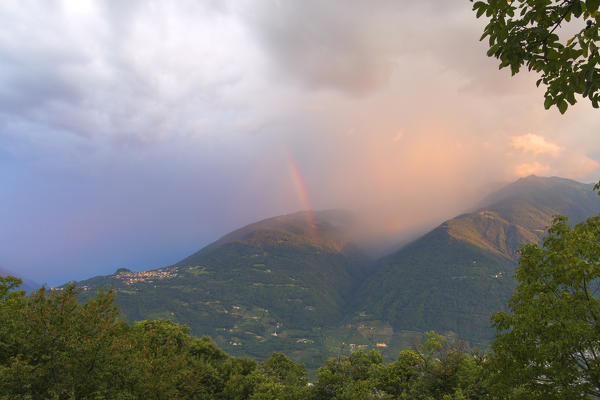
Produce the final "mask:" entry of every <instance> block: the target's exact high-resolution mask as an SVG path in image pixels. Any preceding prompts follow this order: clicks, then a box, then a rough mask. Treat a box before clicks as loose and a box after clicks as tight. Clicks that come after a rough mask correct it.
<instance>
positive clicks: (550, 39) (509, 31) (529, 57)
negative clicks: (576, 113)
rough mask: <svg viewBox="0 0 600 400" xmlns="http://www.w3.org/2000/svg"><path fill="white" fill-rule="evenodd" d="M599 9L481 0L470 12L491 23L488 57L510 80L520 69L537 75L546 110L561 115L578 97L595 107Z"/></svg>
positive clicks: (566, 0) (563, 1) (595, 2)
mask: <svg viewBox="0 0 600 400" xmlns="http://www.w3.org/2000/svg"><path fill="white" fill-rule="evenodd" d="M471 1H473V0H471ZM599 6H600V0H484V1H476V2H475V4H474V5H473V10H474V11H475V12H476V15H477V17H478V18H479V17H481V16H484V15H485V16H486V17H487V18H489V23H488V24H487V25H486V27H485V29H484V31H483V35H482V36H481V40H484V39H486V38H487V39H488V41H489V50H488V52H487V54H488V56H490V57H492V56H493V57H496V58H497V59H498V60H499V61H500V68H504V67H510V70H511V72H512V74H513V75H514V74H516V73H517V72H519V71H520V70H521V68H522V67H523V66H526V67H527V69H528V70H529V71H535V72H538V73H539V74H540V78H539V79H538V81H537V85H538V86H539V85H540V84H542V83H543V84H544V85H545V86H546V93H545V95H544V96H545V102H544V107H545V108H546V109H548V108H550V107H551V106H553V105H555V106H556V107H557V108H558V109H559V111H560V112H561V113H564V112H565V111H566V110H567V108H568V106H569V104H571V105H573V104H575V103H576V102H577V100H576V97H575V95H576V94H579V95H581V96H582V97H584V98H587V99H588V100H589V101H590V102H591V103H592V105H593V106H594V107H595V108H598V107H599V102H600V92H599V89H600V70H599V68H598V63H599V62H600V54H599V53H598V42H599V36H598V33H599V31H598V26H599V25H598V24H599V22H600V12H599V11H598V8H599Z"/></svg>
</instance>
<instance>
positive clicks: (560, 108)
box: [556, 99, 569, 114]
mask: <svg viewBox="0 0 600 400" xmlns="http://www.w3.org/2000/svg"><path fill="white" fill-rule="evenodd" d="M556 106H557V107H558V111H560V113H561V114H564V113H565V112H566V111H567V108H568V107H569V105H568V104H567V102H566V101H565V100H564V99H563V100H561V101H560V102H559V103H558V104H557V105H556Z"/></svg>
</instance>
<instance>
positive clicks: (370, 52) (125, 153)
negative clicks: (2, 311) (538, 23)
mask: <svg viewBox="0 0 600 400" xmlns="http://www.w3.org/2000/svg"><path fill="white" fill-rule="evenodd" d="M471 6H472V4H471V3H470V2H468V1H452V2H450V1H446V0H421V1H418V2H401V1H397V0H395V1H391V0H390V1H386V0H381V1H378V0H369V1H367V0H363V1H358V0H348V1H343V2H342V1H328V2H323V1H317V0H303V1H295V2H293V1H277V0H255V1H251V0H235V1H233V0H232V1H227V0H205V1H191V0H181V1H177V2H173V1H168V0H164V1H161V0H152V1H141V0H139V1H138V0H130V1H126V2H124V1H120V0H114V1H109V0H106V1H102V0H96V1H88V0H69V1H67V0H63V1H60V0H37V1H34V0H3V1H2V2H0V25H1V26H2V29H0V221H1V222H0V267H1V268H3V269H8V270H11V271H14V272H15V273H18V274H20V275H22V276H24V277H27V278H30V279H33V280H35V281H37V282H39V283H47V284H49V285H59V284H62V283H64V282H66V281H71V280H79V279H85V278H88V277H91V276H94V275H99V274H109V273H112V272H114V271H115V270H116V269H117V268H119V267H128V268H131V269H133V270H144V269H150V268H158V267H161V266H165V265H169V264H173V263H175V262H177V261H179V260H181V259H183V258H184V257H186V256H187V255H189V254H191V253H193V252H195V251H197V250H198V249H200V248H201V247H202V246H204V245H206V244H208V243H210V242H212V241H214V240H216V239H218V238H219V237H220V236H222V235H224V234H226V233H227V232H229V231H231V230H233V229H236V228H239V227H241V226H243V225H245V224H248V223H251V222H255V221H257V220H260V219H263V218H266V217H270V216H275V215H280V214H284V213H289V212H294V211H298V210H302V209H307V208H312V209H329V208H345V209H349V210H354V211H355V212H357V213H359V214H360V215H363V216H365V217H366V219H368V220H369V221H371V222H373V223H372V224H371V225H372V226H371V227H370V228H369V229H372V230H373V231H374V232H375V231H378V232H379V233H382V234H389V235H392V237H393V238H396V237H397V240H398V242H401V241H402V240H405V238H406V237H407V235H409V234H411V233H412V234H414V232H416V231H419V230H423V229H425V228H426V227H431V226H433V225H435V224H437V223H439V222H441V221H443V220H444V219H446V218H449V217H452V216H454V215H455V214H457V213H459V212H461V211H463V210H465V209H468V208H469V207H472V205H473V204H475V202H476V201H477V199H479V198H480V197H481V196H483V195H484V194H485V193H486V191H489V190H491V189H492V188H494V187H498V185H499V184H500V183H502V182H510V181H513V180H515V179H517V178H519V177H521V176H527V175H530V174H536V175H541V176H552V175H557V176H562V177H567V178H572V179H576V180H579V181H584V182H593V181H597V180H598V176H599V173H600V163H599V162H600V140H598V130H597V127H598V126H599V123H600V114H599V113H598V112H597V111H596V110H594V109H593V108H591V106H590V105H588V104H587V103H586V102H585V101H580V102H579V103H578V104H577V105H576V106H574V107H572V108H570V109H569V111H568V112H567V114H566V115H563V116H561V115H560V114H559V113H558V111H557V110H555V109H552V110H549V111H546V110H544V108H543V92H544V90H543V88H536V86H535V80H536V79H537V77H536V76H535V75H534V74H531V73H527V72H524V73H521V74H518V75H516V76H514V77H511V76H510V72H509V71H507V70H498V67H497V62H496V61H495V60H494V59H491V58H488V57H486V55H485V52H486V43H484V42H479V37H480V36H481V32H482V29H483V26H484V24H485V20H477V19H475V17H474V14H473V12H472V11H471Z"/></svg>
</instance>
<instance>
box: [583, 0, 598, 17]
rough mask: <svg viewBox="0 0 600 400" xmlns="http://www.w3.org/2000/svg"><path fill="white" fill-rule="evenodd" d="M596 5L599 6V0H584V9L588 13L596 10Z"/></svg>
mask: <svg viewBox="0 0 600 400" xmlns="http://www.w3.org/2000/svg"><path fill="white" fill-rule="evenodd" d="M598 6H600V0H585V8H586V11H587V12H588V13H590V14H591V13H593V12H595V11H598Z"/></svg>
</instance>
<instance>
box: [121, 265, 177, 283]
mask: <svg viewBox="0 0 600 400" xmlns="http://www.w3.org/2000/svg"><path fill="white" fill-rule="evenodd" d="M176 276H177V273H176V272H175V270H168V269H157V270H155V271H142V272H131V271H123V272H119V273H117V274H116V275H115V278H117V279H119V280H121V281H123V283H125V284H126V285H132V284H134V283H138V282H148V283H151V282H153V281H154V280H160V279H169V278H174V277H176Z"/></svg>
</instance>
